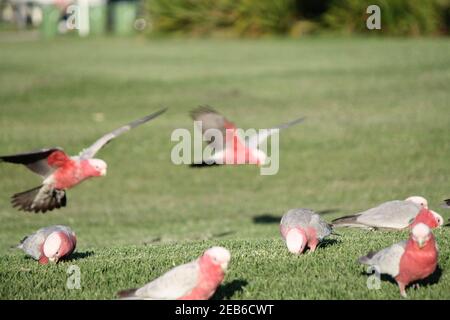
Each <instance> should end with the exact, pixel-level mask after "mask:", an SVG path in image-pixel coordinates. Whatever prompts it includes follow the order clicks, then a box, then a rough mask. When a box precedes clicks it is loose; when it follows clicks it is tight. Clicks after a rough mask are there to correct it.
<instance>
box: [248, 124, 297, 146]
mask: <svg viewBox="0 0 450 320" xmlns="http://www.w3.org/2000/svg"><path fill="white" fill-rule="evenodd" d="M305 119H306V117H301V118H297V119H295V120H292V121H289V122H286V123H282V124H280V125H278V126H276V127H273V128H270V129H265V130H261V131H260V132H259V133H257V134H255V135H253V136H251V137H250V138H249V139H248V141H247V145H248V147H249V148H250V149H256V148H257V147H258V146H259V145H260V144H261V143H262V142H264V141H265V140H266V139H267V138H268V137H270V136H271V135H272V134H274V132H276V131H278V130H283V129H287V128H289V127H292V126H293V125H296V124H298V123H301V122H303V121H304V120H305Z"/></svg>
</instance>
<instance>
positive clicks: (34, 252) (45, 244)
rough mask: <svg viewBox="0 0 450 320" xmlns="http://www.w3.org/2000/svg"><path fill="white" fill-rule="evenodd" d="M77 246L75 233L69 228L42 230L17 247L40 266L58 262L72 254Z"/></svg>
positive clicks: (25, 239) (27, 237) (59, 227)
mask: <svg viewBox="0 0 450 320" xmlns="http://www.w3.org/2000/svg"><path fill="white" fill-rule="evenodd" d="M76 246H77V237H76V235H75V232H73V231H72V229H70V228H69V227H67V226H62V225H56V226H50V227H45V228H41V229H39V230H38V231H36V232H35V233H33V234H31V235H29V236H26V237H25V238H23V240H22V241H21V242H20V244H19V245H18V246H17V248H18V249H22V250H23V251H24V252H25V253H26V254H27V255H28V256H30V257H32V258H33V259H35V260H38V261H39V263H40V264H47V263H48V262H49V261H50V262H58V261H59V260H60V259H64V258H66V257H68V256H70V255H71V254H72V252H73V251H74V250H75V247H76Z"/></svg>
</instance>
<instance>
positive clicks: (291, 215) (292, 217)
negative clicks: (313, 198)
mask: <svg viewBox="0 0 450 320" xmlns="http://www.w3.org/2000/svg"><path fill="white" fill-rule="evenodd" d="M313 215H314V211H312V210H310V209H305V208H296V209H290V210H289V211H288V212H286V213H285V214H284V215H283V217H282V218H281V221H280V228H281V235H282V236H283V238H284V237H286V232H287V231H288V230H289V229H292V228H297V227H301V228H308V227H309V224H310V221H311V218H312V216H313Z"/></svg>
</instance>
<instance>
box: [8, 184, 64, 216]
mask: <svg viewBox="0 0 450 320" xmlns="http://www.w3.org/2000/svg"><path fill="white" fill-rule="evenodd" d="M11 203H12V205H13V207H14V208H16V207H18V208H19V210H23V211H28V212H32V211H34V213H39V212H42V213H46V212H47V211H52V210H53V209H59V208H61V207H65V206H66V203H67V198H66V192H65V191H64V190H60V189H54V188H53V187H52V186H51V185H50V184H43V185H41V186H39V187H36V188H33V189H30V190H27V191H24V192H20V193H16V194H14V195H13V196H12V197H11Z"/></svg>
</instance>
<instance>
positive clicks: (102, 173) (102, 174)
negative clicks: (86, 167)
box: [100, 168, 106, 177]
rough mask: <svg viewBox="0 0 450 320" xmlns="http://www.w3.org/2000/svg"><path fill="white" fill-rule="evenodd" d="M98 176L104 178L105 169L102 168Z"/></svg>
mask: <svg viewBox="0 0 450 320" xmlns="http://www.w3.org/2000/svg"><path fill="white" fill-rule="evenodd" d="M100 175H101V176H102V177H104V176H106V168H103V169H102V171H100Z"/></svg>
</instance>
